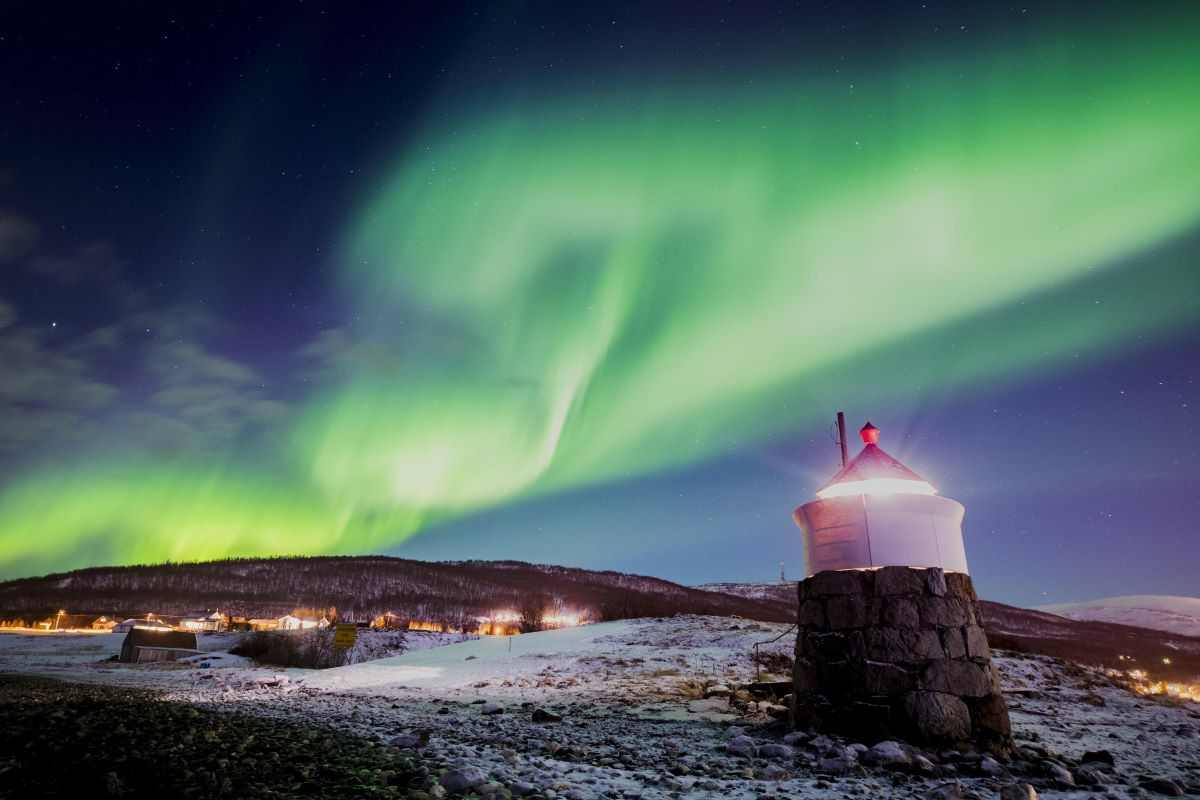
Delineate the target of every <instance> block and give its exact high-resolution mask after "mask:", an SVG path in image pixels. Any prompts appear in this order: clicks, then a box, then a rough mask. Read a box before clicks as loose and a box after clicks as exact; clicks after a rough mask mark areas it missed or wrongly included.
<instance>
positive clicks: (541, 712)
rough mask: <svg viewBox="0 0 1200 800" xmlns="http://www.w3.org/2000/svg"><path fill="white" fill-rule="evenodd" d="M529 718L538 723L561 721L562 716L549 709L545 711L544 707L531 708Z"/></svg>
mask: <svg viewBox="0 0 1200 800" xmlns="http://www.w3.org/2000/svg"><path fill="white" fill-rule="evenodd" d="M530 719H532V720H533V721H534V722H536V723H538V724H542V723H547V722H562V717H560V716H559V715H558V714H555V713H553V712H551V711H547V710H546V709H544V708H535V709H534V710H533V714H531V715H530Z"/></svg>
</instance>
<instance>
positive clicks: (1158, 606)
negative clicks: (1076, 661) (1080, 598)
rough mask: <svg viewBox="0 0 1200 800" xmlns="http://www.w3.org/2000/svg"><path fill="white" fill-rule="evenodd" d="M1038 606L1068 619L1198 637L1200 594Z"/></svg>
mask: <svg viewBox="0 0 1200 800" xmlns="http://www.w3.org/2000/svg"><path fill="white" fill-rule="evenodd" d="M1039 608H1040V609H1041V610H1042V611H1049V612H1050V613H1052V614H1059V615H1061V616H1064V617H1070V618H1071V619H1083V620H1094V621H1097V622H1115V623H1117V624H1120V625H1135V626H1137V627H1139V628H1151V629H1153V630H1157V631H1168V632H1170V633H1177V634H1179V635H1180V636H1200V597H1177V596H1174V595H1157V594H1133V595H1124V596H1121V597H1105V598H1102V599H1100V600H1089V601H1087V602H1083V603H1056V604H1054V605H1048V606H1039Z"/></svg>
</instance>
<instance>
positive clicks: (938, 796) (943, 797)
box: [923, 781, 966, 800]
mask: <svg viewBox="0 0 1200 800" xmlns="http://www.w3.org/2000/svg"><path fill="white" fill-rule="evenodd" d="M923 797H924V798H925V800H964V799H965V798H966V795H965V794H963V787H962V784H961V783H959V782H958V781H952V782H950V783H943V784H941V785H940V786H935V787H933V788H932V789H930V790H929V791H928V792H926V793H925V794H924V795H923Z"/></svg>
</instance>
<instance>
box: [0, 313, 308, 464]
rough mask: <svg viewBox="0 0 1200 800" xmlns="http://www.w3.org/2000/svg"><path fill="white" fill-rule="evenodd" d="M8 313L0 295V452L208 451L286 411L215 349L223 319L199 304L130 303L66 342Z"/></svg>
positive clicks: (250, 373) (8, 456) (7, 455)
mask: <svg viewBox="0 0 1200 800" xmlns="http://www.w3.org/2000/svg"><path fill="white" fill-rule="evenodd" d="M16 318H17V312H16V309H14V308H13V307H12V306H11V305H10V304H8V303H6V302H4V301H0V460H13V459H17V460H20V459H24V458H27V457H34V456H36V455H38V454H40V453H49V452H53V451H55V450H56V449H58V450H61V449H62V448H64V447H69V448H72V449H75V450H78V449H101V450H103V449H111V448H122V449H132V450H140V451H145V452H170V453H174V452H193V453H194V452H203V451H218V450H223V449H226V448H229V447H232V446H234V445H235V444H236V443H238V442H241V441H243V440H247V439H248V438H253V437H255V436H257V435H260V434H267V433H269V432H271V431H273V430H275V426H277V425H280V424H283V423H284V422H285V421H286V419H287V417H288V412H289V406H288V404H287V403H285V402H283V400H282V399H280V398H279V397H276V396H273V394H272V390H271V388H270V382H269V381H268V379H267V378H266V376H264V375H263V374H262V373H261V372H260V371H259V370H258V369H256V368H255V367H254V366H252V365H250V364H246V363H244V362H242V361H240V360H238V359H235V358H231V357H229V356H228V355H226V354H223V353H221V352H220V350H219V348H218V346H217V344H218V343H219V340H220V338H221V336H220V335H219V334H221V333H224V332H227V331H228V326H227V325H226V324H225V323H224V322H223V321H222V320H220V319H219V318H217V317H216V316H214V315H212V314H210V313H208V312H205V311H202V310H196V309H192V308H186V307H174V308H168V309H162V310H155V311H139V312H136V313H133V314H129V315H127V316H125V317H122V318H120V319H117V320H116V321H114V322H111V323H109V324H106V325H102V326H100V327H97V328H95V329H93V330H90V331H87V332H85V333H83V334H81V335H79V336H75V337H72V338H70V339H68V340H66V341H62V340H60V339H58V338H56V337H55V336H54V335H52V334H50V333H48V332H46V331H44V330H42V329H40V328H39V329H34V328H32V327H30V326H22V325H18V324H16V323H15V320H16ZM6 320H7V322H6ZM60 335H61V334H60Z"/></svg>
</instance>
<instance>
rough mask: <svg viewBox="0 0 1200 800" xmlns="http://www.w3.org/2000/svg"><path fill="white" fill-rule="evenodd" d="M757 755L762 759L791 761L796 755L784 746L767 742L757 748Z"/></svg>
mask: <svg viewBox="0 0 1200 800" xmlns="http://www.w3.org/2000/svg"><path fill="white" fill-rule="evenodd" d="M758 755H759V756H761V757H762V758H775V759H779V758H784V759H791V758H793V757H794V756H795V755H796V751H795V750H793V749H792V748H791V747H789V746H788V745H786V744H777V743H775V742H769V743H767V744H764V745H762V746H761V747H759V748H758Z"/></svg>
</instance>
